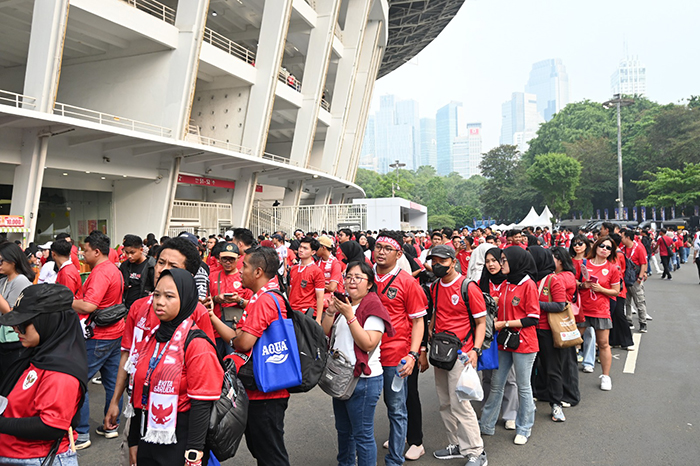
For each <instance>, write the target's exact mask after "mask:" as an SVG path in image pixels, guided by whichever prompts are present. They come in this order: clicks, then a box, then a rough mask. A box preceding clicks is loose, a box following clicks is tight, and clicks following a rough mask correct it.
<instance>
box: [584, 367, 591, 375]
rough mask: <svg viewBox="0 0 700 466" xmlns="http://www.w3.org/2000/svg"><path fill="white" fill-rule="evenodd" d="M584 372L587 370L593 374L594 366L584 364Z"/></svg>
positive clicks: (587, 372)
mask: <svg viewBox="0 0 700 466" xmlns="http://www.w3.org/2000/svg"><path fill="white" fill-rule="evenodd" d="M583 372H585V373H586V374H592V373H593V366H583Z"/></svg>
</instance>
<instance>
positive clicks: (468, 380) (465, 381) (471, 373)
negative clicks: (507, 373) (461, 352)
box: [455, 364, 484, 401]
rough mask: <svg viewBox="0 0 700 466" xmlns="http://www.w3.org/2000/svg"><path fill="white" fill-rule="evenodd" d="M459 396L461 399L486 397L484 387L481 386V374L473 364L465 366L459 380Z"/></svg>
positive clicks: (478, 399)
mask: <svg viewBox="0 0 700 466" xmlns="http://www.w3.org/2000/svg"><path fill="white" fill-rule="evenodd" d="M455 391H456V392H457V398H458V399H459V401H481V400H483V399H484V389H483V388H481V381H480V380H479V374H477V372H476V369H474V366H472V365H471V364H467V365H466V366H464V370H463V371H462V374H461V375H460V376H459V380H458V381H457V388H456V389H455Z"/></svg>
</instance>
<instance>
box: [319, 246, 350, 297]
mask: <svg viewBox="0 0 700 466" xmlns="http://www.w3.org/2000/svg"><path fill="white" fill-rule="evenodd" d="M316 265H318V267H319V268H320V269H321V271H322V272H323V278H324V279H325V281H326V285H328V284H329V283H330V282H336V283H337V284H338V288H336V291H339V292H341V293H342V292H343V290H344V289H345V288H344V287H343V268H342V266H341V264H340V261H339V260H338V259H336V258H335V256H332V255H331V256H329V257H328V260H327V261H324V260H321V259H319V260H318V262H317V263H316Z"/></svg>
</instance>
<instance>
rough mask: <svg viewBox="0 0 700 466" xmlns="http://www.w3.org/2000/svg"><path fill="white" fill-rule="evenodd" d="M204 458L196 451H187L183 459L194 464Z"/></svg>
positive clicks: (202, 453) (202, 454) (201, 453)
mask: <svg viewBox="0 0 700 466" xmlns="http://www.w3.org/2000/svg"><path fill="white" fill-rule="evenodd" d="M202 458H204V452H201V451H198V450H187V451H185V459H186V460H187V461H189V462H190V463H196V462H197V461H201V460H202Z"/></svg>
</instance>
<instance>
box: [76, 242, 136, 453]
mask: <svg viewBox="0 0 700 466" xmlns="http://www.w3.org/2000/svg"><path fill="white" fill-rule="evenodd" d="M109 251H110V247H109V237H108V236H107V235H105V234H104V233H102V232H99V231H93V232H92V233H90V236H88V237H87V238H85V252H84V253H83V254H84V256H85V262H87V263H88V264H89V265H90V267H92V271H91V272H90V276H89V277H88V279H87V280H86V281H85V283H84V284H83V288H82V290H81V291H80V293H79V294H78V296H77V299H75V300H73V309H74V310H75V311H76V312H77V313H78V316H79V317H80V320H81V323H82V324H85V321H86V319H87V318H88V317H89V316H90V314H92V313H93V312H95V311H96V310H98V309H106V308H108V307H110V306H114V305H117V304H121V303H122V293H123V291H124V279H123V278H122V274H121V273H120V272H119V269H118V268H117V266H116V265H114V263H113V262H111V261H110V260H109ZM93 333H94V335H93V337H92V338H90V339H88V340H87V341H86V342H85V346H86V349H87V360H88V380H89V379H92V378H93V377H94V376H95V374H97V371H100V374H101V376H102V386H103V387H104V389H105V407H104V412H105V413H106V412H107V409H108V408H109V402H110V400H111V399H112V395H113V393H114V388H115V384H116V382H117V372H118V369H119V348H120V344H121V337H122V334H123V333H124V321H123V320H121V319H120V320H119V321H118V322H116V323H114V324H112V325H109V326H107V327H94V329H93ZM76 431H77V432H78V441H77V442H76V448H77V449H83V448H87V447H89V446H90V444H91V442H90V403H89V400H88V393H85V402H84V403H83V407H82V408H81V409H80V425H79V426H78V428H77V429H76ZM97 433H98V434H100V435H106V433H105V432H103V431H102V426H100V427H98V428H97ZM115 436H116V435H115Z"/></svg>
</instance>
